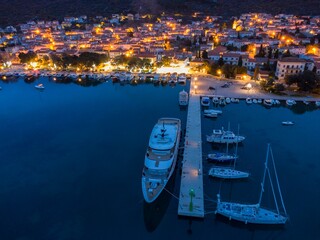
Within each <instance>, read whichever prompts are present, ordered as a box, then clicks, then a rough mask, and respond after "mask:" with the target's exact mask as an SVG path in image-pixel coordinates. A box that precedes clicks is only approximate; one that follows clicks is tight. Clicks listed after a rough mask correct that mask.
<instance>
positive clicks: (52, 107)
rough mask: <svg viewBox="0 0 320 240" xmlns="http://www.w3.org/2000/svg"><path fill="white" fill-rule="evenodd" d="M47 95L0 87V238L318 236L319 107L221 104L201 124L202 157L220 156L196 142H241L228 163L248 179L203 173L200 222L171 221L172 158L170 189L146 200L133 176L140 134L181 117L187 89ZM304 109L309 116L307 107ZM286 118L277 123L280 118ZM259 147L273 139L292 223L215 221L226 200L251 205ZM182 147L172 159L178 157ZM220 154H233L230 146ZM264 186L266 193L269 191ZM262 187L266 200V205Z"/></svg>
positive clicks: (143, 137) (73, 89) (175, 190)
mask: <svg viewBox="0 0 320 240" xmlns="http://www.w3.org/2000/svg"><path fill="white" fill-rule="evenodd" d="M38 82H39V83H40V82H41V83H43V84H44V86H45V90H44V91H38V90H36V89H35V88H34V84H35V83H31V84H27V83H25V82H24V81H23V80H19V81H17V82H14V83H8V84H5V83H3V82H1V83H0V84H1V87H2V91H1V92H0V101H1V102H0V133H1V134H0V143H1V144H0V214H1V218H0V239H128V238H139V239H188V238H191V239H231V238H235V237H237V238H240V239H301V238H304V239H315V238H316V237H317V236H319V234H320V230H319V229H320V219H319V213H320V208H319V205H318V202H319V200H320V190H319V187H318V186H319V183H320V176H319V174H318V172H319V167H320V166H319V165H320V163H319V159H320V148H319V143H318V136H319V133H320V127H319V121H320V114H319V110H315V108H310V109H307V108H306V107H305V106H303V105H299V106H296V107H294V108H291V109H290V108H287V107H286V106H285V105H284V104H283V105H282V106H281V107H277V108H271V109H266V108H264V107H263V106H262V105H254V104H252V105H246V104H245V102H244V101H242V102H241V103H240V104H230V105H227V106H226V107H223V108H221V109H222V110H223V114H222V115H221V116H219V117H218V118H217V119H207V118H203V117H202V133H203V155H204V156H205V155H206V154H207V153H209V152H213V151H225V150H226V149H225V146H219V145H212V144H211V143H207V142H206V141H205V135H206V134H210V132H211V131H212V129H217V128H221V127H222V126H223V127H224V128H225V129H227V128H228V123H230V128H231V129H232V130H233V131H234V132H237V129H238V125H239V126H240V130H239V132H240V135H244V136H245V137H246V140H245V141H244V143H243V144H240V145H239V146H238V154H239V156H240V158H239V160H238V161H237V164H236V168H237V169H239V170H243V171H249V172H250V174H251V175H250V178H249V179H248V180H245V181H221V180H216V179H213V178H210V177H209V176H208V175H207V174H206V172H207V171H208V170H209V169H210V167H212V166H213V164H212V163H208V162H207V161H206V160H205V158H204V160H203V168H204V193H205V210H206V213H207V214H206V216H205V218H204V219H203V220H198V219H188V218H181V217H178V216H177V212H178V200H177V197H178V196H179V187H180V170H181V157H180V158H179V162H178V164H177V169H176V172H175V175H174V176H173V177H172V178H171V180H170V182H169V184H168V186H167V191H164V192H163V193H162V194H161V195H160V197H159V199H157V201H156V202H154V203H152V204H146V203H145V202H144V200H143V195H142V191H141V173H142V168H143V163H144V154H145V151H146V148H147V145H148V140H149V135H150V133H151V130H152V127H153V126H154V124H155V123H156V121H157V120H158V119H159V118H161V117H177V118H180V119H181V120H182V123H183V124H182V125H183V126H182V128H183V129H185V124H186V116H187V110H186V109H185V108H180V107H179V105H178V93H179V92H180V91H181V90H182V89H185V90H188V88H189V84H187V86H180V85H176V86H170V85H167V86H161V85H159V86H154V85H153V84H138V85H136V86H132V85H129V84H125V85H120V84H119V83H112V82H110V81H109V82H106V83H101V84H98V85H96V86H88V87H84V86H80V85H76V84H58V83H54V82H51V81H48V79H45V78H41V79H38V80H37V83H38ZM306 110H307V111H306ZM288 120H289V121H294V122H295V125H293V126H282V125H281V122H282V121H288ZM267 143H271V147H272V150H273V153H274V159H275V161H276V165H277V170H278V176H279V181H280V186H281V188H282V194H283V199H284V202H285V204H286V208H287V212H288V214H289V216H290V220H289V221H288V222H287V224H286V225H285V226H284V227H280V228H279V227H274V226H271V227H260V226H252V225H245V224H242V223H236V222H233V221H231V222H230V221H229V220H227V219H225V218H223V217H218V216H216V215H214V213H213V212H214V210H215V201H216V194H217V193H219V192H220V193H221V197H222V200H223V201H239V202H248V203H256V202H257V201H258V198H259V194H260V182H261V178H262V173H263V168H264V166H263V162H264V161H265V155H266V149H267ZM181 151H182V150H180V154H181ZM229 151H230V152H233V151H235V146H230V147H229ZM266 190H270V189H266ZM272 202H273V197H272V195H270V194H269V193H268V191H266V194H265V195H264V200H263V204H264V205H265V206H266V207H273V206H272Z"/></svg>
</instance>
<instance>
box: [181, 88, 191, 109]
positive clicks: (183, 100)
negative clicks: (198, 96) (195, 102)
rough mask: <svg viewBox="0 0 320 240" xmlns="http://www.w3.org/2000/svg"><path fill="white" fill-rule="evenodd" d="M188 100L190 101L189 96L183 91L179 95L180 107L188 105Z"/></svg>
mask: <svg viewBox="0 0 320 240" xmlns="http://www.w3.org/2000/svg"><path fill="white" fill-rule="evenodd" d="M188 100H189V94H188V93H187V92H186V91H185V90H182V91H181V92H180V93H179V105H180V106H186V105H188Z"/></svg>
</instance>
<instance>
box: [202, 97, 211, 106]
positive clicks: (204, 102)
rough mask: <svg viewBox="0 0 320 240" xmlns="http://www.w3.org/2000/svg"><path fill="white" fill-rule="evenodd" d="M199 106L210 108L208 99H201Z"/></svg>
mask: <svg viewBox="0 0 320 240" xmlns="http://www.w3.org/2000/svg"><path fill="white" fill-rule="evenodd" d="M201 105H202V106H204V107H209V106H210V99H209V97H202V98H201Z"/></svg>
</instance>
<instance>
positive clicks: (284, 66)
mask: <svg viewBox="0 0 320 240" xmlns="http://www.w3.org/2000/svg"><path fill="white" fill-rule="evenodd" d="M305 66H306V61H305V60H304V59H300V58H295V57H287V58H283V59H281V60H279V61H278V64H277V70H276V77H277V78H278V79H279V80H283V79H284V78H285V76H287V75H294V74H299V73H302V72H303V71H304V68H305Z"/></svg>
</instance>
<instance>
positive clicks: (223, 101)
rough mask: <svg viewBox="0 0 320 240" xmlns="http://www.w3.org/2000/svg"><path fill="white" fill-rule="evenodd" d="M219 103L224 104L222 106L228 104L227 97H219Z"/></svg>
mask: <svg viewBox="0 0 320 240" xmlns="http://www.w3.org/2000/svg"><path fill="white" fill-rule="evenodd" d="M219 104H220V105H222V106H224V105H226V99H225V97H220V99H219Z"/></svg>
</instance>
